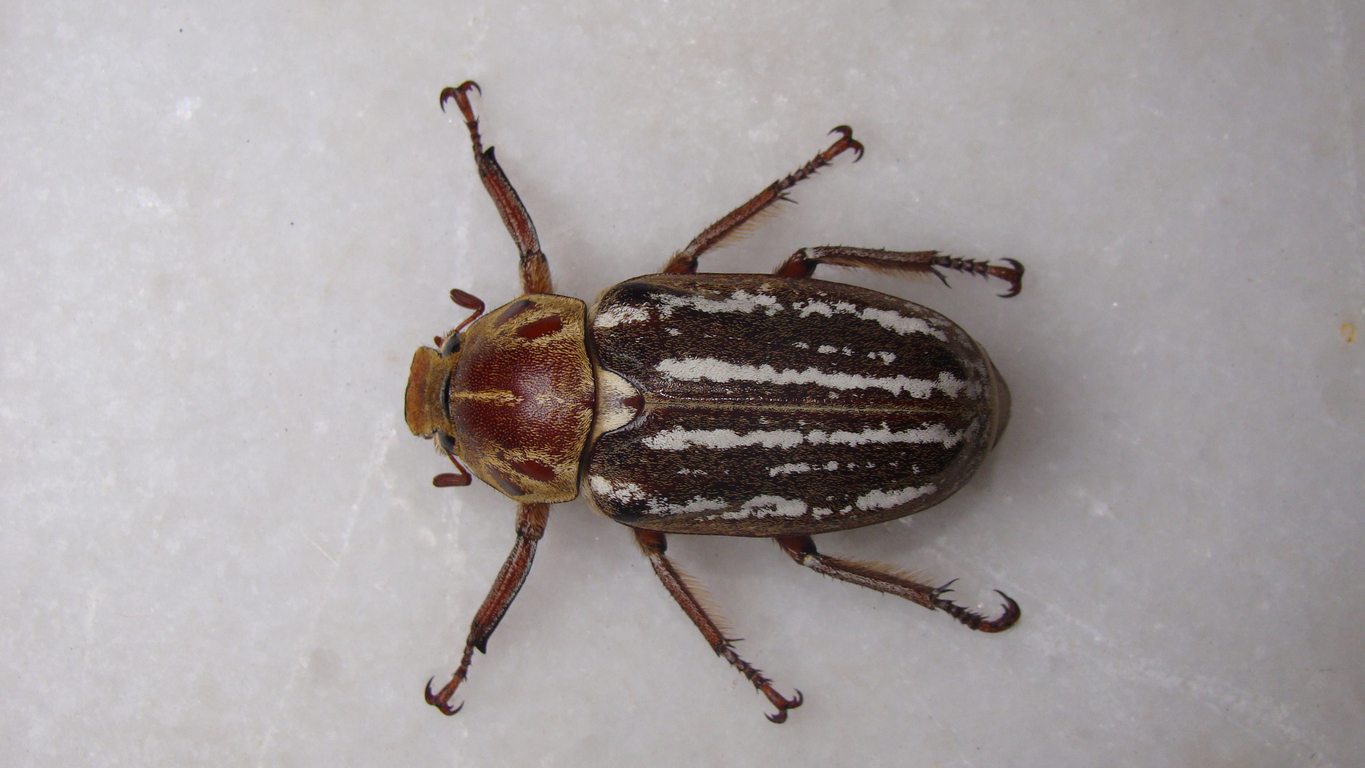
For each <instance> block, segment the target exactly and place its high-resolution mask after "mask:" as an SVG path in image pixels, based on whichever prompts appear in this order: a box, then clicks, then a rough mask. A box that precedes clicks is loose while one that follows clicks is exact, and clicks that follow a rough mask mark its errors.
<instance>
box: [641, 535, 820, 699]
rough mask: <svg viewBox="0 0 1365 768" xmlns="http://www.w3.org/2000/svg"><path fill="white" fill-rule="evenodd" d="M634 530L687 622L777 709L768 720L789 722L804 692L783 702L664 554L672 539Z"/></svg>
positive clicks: (693, 587) (690, 583)
mask: <svg viewBox="0 0 1365 768" xmlns="http://www.w3.org/2000/svg"><path fill="white" fill-rule="evenodd" d="M632 530H633V531H634V533H635V541H636V543H638V544H639V545H640V549H641V550H642V551H643V552H644V553H645V555H646V556H648V557H649V562H650V565H653V566H654V572H655V573H656V574H658V575H659V581H662V582H663V583H664V589H667V590H668V594H670V595H672V596H673V599H674V600H677V601H678V605H679V606H681V607H682V609H683V613H686V614H687V618H689V619H691V620H692V623H693V624H696V625H697V629H700V630H701V634H702V636H703V637H705V638H706V642H707V643H709V644H710V645H711V650H713V651H715V652H716V655H717V656H720V657H721V658H723V659H725V660H726V661H728V662H730V664H731V665H732V666H734V668H735V669H738V670H739V672H740V674H742V675H744V676H745V677H747V678H748V679H749V681H750V682H752V683H753V684H754V687H755V688H757V689H758V692H759V693H761V694H763V695H764V696H766V697H768V701H770V702H772V704H773V706H774V707H777V713H776V714H772V715H768V716H767V717H768V719H769V720H771V721H773V722H774V723H784V722H786V721H787V710H789V709H796V708H797V707H799V706H801V702H802V701H803V697H802V696H801V692H800V691H797V692H796V698H794V699H787V698H783V696H782V695H781V694H779V693H778V692H777V691H776V690H774V689H773V685H772V681H771V680H769V679H768V678H766V677H764V676H763V673H762V672H760V671H758V670H757V669H755V668H754V666H753V665H752V664H750V663H749V662H747V661H745V660H744V659H741V658H740V657H739V654H738V653H736V652H735V645H734V640H731V639H730V638H728V637H726V636H725V632H724V631H722V630H721V628H720V625H719V624H718V623H717V622H716V620H715V619H714V618H712V617H711V615H710V614H709V613H708V612H707V610H706V606H705V605H704V604H703V602H702V600H703V598H702V597H700V596H699V595H698V594H697V592H698V589H697V587H696V586H695V584H696V583H695V582H694V581H693V580H692V579H691V578H689V577H688V576H687V575H686V574H684V573H683V572H682V571H679V570H678V568H677V566H675V565H673V561H672V560H669V559H668V557H667V555H665V554H664V551H665V550H667V549H668V539H667V538H666V537H665V536H664V535H663V534H662V533H658V532H655V531H642V530H640V529H638V528H636V529H632Z"/></svg>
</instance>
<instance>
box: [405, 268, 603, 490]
mask: <svg viewBox="0 0 1365 768" xmlns="http://www.w3.org/2000/svg"><path fill="white" fill-rule="evenodd" d="M585 316H586V307H585V306H584V304H583V302H581V301H579V300H578V299H573V298H568V297H564V296H552V295H548V294H534V295H530V296H523V297H521V298H520V299H517V300H516V301H514V302H512V303H511V304H507V305H506V306H502V307H498V308H497V309H495V310H493V311H492V312H489V313H488V314H486V315H484V316H483V317H481V318H479V319H478V320H476V321H474V322H473V323H472V324H471V325H470V326H469V328H468V329H467V330H465V331H463V332H460V333H458V334H457V336H456V337H455V338H454V339H452V340H450V341H448V342H447V343H446V344H445V349H444V350H443V351H440V352H438V351H437V350H435V349H431V348H430V347H422V348H420V349H418V350H417V354H415V355H413V358H412V371H411V373H410V375H409V377H408V391H407V397H406V416H407V421H408V428H409V429H411V430H412V433H413V434H414V435H419V436H421V437H432V436H437V437H438V439H439V440H440V442H441V446H442V448H444V449H446V450H447V451H448V452H450V453H451V454H452V455H454V456H458V457H459V458H460V459H461V460H462V461H463V462H464V463H466V464H467V465H469V469H470V471H471V472H473V474H474V475H475V476H476V477H478V478H479V479H480V480H483V481H484V482H486V483H488V484H489V485H492V486H493V487H494V488H497V489H498V490H500V491H502V492H503V493H504V494H506V495H507V496H509V497H511V498H513V499H515V500H516V501H519V502H524V503H553V502H561V501H569V500H571V499H573V498H574V497H575V496H577V495H578V462H579V457H580V456H581V455H582V452H583V444H584V441H586V440H587V437H588V430H589V429H590V428H591V426H592V417H593V407H594V386H593V376H592V367H591V365H590V364H589V362H588V351H587V347H586V344H585V341H584V322H585Z"/></svg>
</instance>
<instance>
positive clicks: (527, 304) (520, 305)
mask: <svg viewBox="0 0 1365 768" xmlns="http://www.w3.org/2000/svg"><path fill="white" fill-rule="evenodd" d="M534 306H535V302H533V301H531V300H530V299H518V300H517V301H514V302H512V303H511V304H508V305H507V308H506V309H504V310H503V311H501V312H499V313H498V319H497V320H495V321H494V324H496V325H502V324H503V323H505V322H507V321H508V320H511V319H512V318H514V317H516V316H517V315H520V314H521V313H522V312H525V311H526V310H528V309H530V308H531V307H534Z"/></svg>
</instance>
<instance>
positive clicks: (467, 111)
mask: <svg viewBox="0 0 1365 768" xmlns="http://www.w3.org/2000/svg"><path fill="white" fill-rule="evenodd" d="M471 88H473V89H474V90H475V91H477V92H478V94H479V95H480V96H482V95H483V89H482V88H480V87H479V84H478V83H476V82H474V81H473V80H466V81H464V82H463V83H460V84H459V85H457V86H455V87H453V88H451V87H447V88H442V89H441V111H442V112H444V111H446V102H447V101H449V100H450V99H454V100H455V103H457V104H459V106H460V112H462V113H464V116H465V118H466V119H469V120H472V119H474V110H473V108H471V107H470V106H469V89H471Z"/></svg>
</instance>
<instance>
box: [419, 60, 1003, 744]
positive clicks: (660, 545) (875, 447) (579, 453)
mask: <svg viewBox="0 0 1365 768" xmlns="http://www.w3.org/2000/svg"><path fill="white" fill-rule="evenodd" d="M478 90H479V88H478V86H477V85H476V84H475V83H474V82H473V81H467V82H465V83H464V84H462V85H460V86H458V87H455V88H446V89H444V90H443V91H441V95H440V103H441V109H442V110H443V111H444V110H445V107H446V104H447V103H448V102H450V101H454V102H455V104H456V105H457V106H458V107H459V110H460V113H461V115H462V116H463V117H464V122H465V127H466V128H467V129H468V130H469V137H470V141H471V143H472V145H473V150H474V161H475V164H476V166H477V167H478V172H479V178H480V179H481V180H482V181H483V185H484V187H485V189H487V191H488V193H489V195H490V196H491V197H492V199H493V202H494V204H495V205H496V206H497V210H498V213H499V214H500V215H501V217H502V221H503V224H505V225H506V227H507V230H508V232H509V233H510V234H511V236H512V240H513V242H514V243H515V244H516V247H517V250H518V251H519V252H520V271H521V282H522V289H523V291H524V292H525V295H523V296H522V297H521V298H518V299H516V300H515V301H513V302H511V303H510V304H506V305H504V306H502V307H499V308H497V309H494V310H492V311H491V312H488V313H484V304H483V302H482V301H480V300H479V299H477V298H475V297H473V296H471V295H469V294H467V293H465V292H463V291H460V290H458V289H456V290H452V291H451V294H450V295H451V299H452V300H453V301H454V302H455V303H456V304H457V305H459V306H460V307H463V308H465V309H468V310H470V314H469V316H468V317H466V318H465V320H464V321H463V322H462V323H460V325H459V326H458V327H456V328H455V329H454V330H452V331H450V332H449V333H447V334H445V335H444V336H438V337H436V347H435V348H431V347H422V348H419V349H418V350H417V353H416V354H415V355H414V356H413V359H412V369H411V373H410V376H409V379H408V385H407V393H406V397H405V417H406V420H407V423H408V427H409V428H410V429H411V430H412V433H413V434H414V435H418V436H421V437H425V438H434V439H435V440H436V443H437V445H438V447H439V449H440V450H441V452H442V453H444V454H445V455H446V456H447V457H448V458H449V459H450V461H451V462H453V463H454V465H455V469H456V471H455V472H453V473H445V474H440V475H437V476H436V478H435V479H434V481H433V482H434V484H435V485H436V486H438V487H447V486H462V485H468V484H469V483H470V482H471V478H472V476H477V477H478V478H480V479H481V480H484V481H485V482H487V483H488V484H490V485H492V486H493V487H494V488H496V489H498V490H499V491H501V492H502V493H503V494H504V495H506V496H508V497H509V498H511V499H512V500H514V501H516V502H517V503H518V505H519V507H518V511H517V517H516V543H515V545H514V546H513V547H512V551H511V553H510V554H509V555H508V557H507V561H506V562H505V563H504V565H503V567H502V570H501V571H499V573H498V575H497V577H496V579H495V580H494V582H493V586H492V589H491V590H490V591H489V593H488V596H487V597H486V598H485V599H484V602H483V604H482V606H481V607H480V608H479V610H478V612H477V613H476V614H475V616H474V621H473V622H472V624H471V626H470V630H469V636H468V638H467V639H466V641H465V648H464V654H463V656H462V658H461V660H460V665H459V668H458V669H457V670H456V671H455V673H454V675H453V676H452V677H451V679H450V682H448V683H446V685H445V686H444V687H443V688H441V689H440V691H438V692H436V693H433V692H432V689H431V685H432V682H434V680H435V678H432V680H430V681H428V682H427V688H426V700H427V703H429V704H431V705H432V706H435V707H436V708H438V709H439V710H440V711H441V712H443V713H445V714H447V715H453V714H455V713H456V712H458V711H459V710H460V709H461V708H463V706H464V704H463V703H461V704H460V705H458V706H454V707H452V706H451V704H450V700H451V698H452V697H453V696H454V694H455V691H456V689H457V688H458V687H459V686H460V684H461V683H462V682H463V681H464V680H465V679H466V677H467V674H468V670H469V665H470V662H471V660H472V659H473V654H474V649H476V648H477V649H478V650H479V651H480V652H481V653H482V652H486V650H487V644H488V639H489V637H490V636H491V635H492V634H493V630H494V629H495V628H496V627H497V625H498V622H499V621H500V620H501V619H502V617H503V615H504V614H505V613H506V612H507V609H508V607H509V606H510V605H511V603H512V600H513V599H514V598H515V597H516V595H517V592H518V591H519V590H520V589H521V586H522V584H523V582H524V581H525V580H526V576H527V574H528V573H529V572H530V568H531V560H532V558H533V557H534V555H535V551H536V544H537V542H538V541H539V540H540V538H541V535H542V534H543V533H544V530H545V525H546V521H547V519H548V517H549V509H550V505H551V504H555V503H560V502H566V501H571V500H573V499H575V498H577V497H578V496H579V495H583V496H585V497H586V498H587V500H588V502H589V504H590V505H591V506H592V507H593V508H594V509H595V510H596V511H597V512H599V513H601V514H603V515H605V516H606V517H608V518H610V519H612V520H615V521H617V522H619V523H622V524H624V525H626V526H628V527H630V529H631V531H632V532H633V534H634V536H635V539H636V542H637V544H638V545H639V547H640V549H641V550H642V552H643V553H644V554H645V556H647V557H648V558H649V561H650V564H651V565H652V566H653V569H654V572H655V573H656V574H657V575H658V577H659V580H660V581H661V582H663V585H664V587H665V589H667V591H668V593H669V594H670V595H672V596H673V598H674V600H676V601H677V603H678V605H679V606H681V607H682V609H683V611H684V613H686V614H687V617H688V618H689V619H691V620H692V622H693V623H694V624H696V626H697V628H698V629H699V630H701V633H702V635H703V636H704V637H705V639H706V642H707V643H709V644H710V646H711V648H712V650H714V651H715V652H716V654H717V655H719V656H721V657H722V658H724V659H725V660H726V661H728V662H729V663H730V664H731V665H732V666H734V667H735V669H737V670H738V671H739V672H740V673H741V674H743V675H744V676H745V677H746V678H747V679H749V680H750V681H751V682H752V683H753V685H754V687H755V688H756V689H757V690H758V691H759V692H760V693H761V694H763V695H764V696H765V697H767V699H768V701H769V702H771V703H772V705H773V706H774V707H776V708H777V712H776V713H773V714H769V715H767V717H768V719H769V720H771V721H773V722H775V723H781V722H785V721H786V719H787V711H788V710H790V709H794V708H796V707H799V706H800V705H801V702H802V701H803V697H802V695H801V692H800V691H799V690H797V691H796V692H795V694H794V695H793V696H792V697H791V698H787V697H785V696H783V695H782V694H780V693H778V691H777V689H776V688H775V687H774V686H773V683H772V681H771V680H769V679H768V678H767V677H765V676H764V675H763V674H762V673H761V672H760V671H759V670H758V669H757V668H755V667H754V666H753V665H751V664H750V663H748V662H747V661H745V660H744V659H742V658H741V657H740V656H739V654H738V653H737V652H736V650H735V646H734V640H733V639H732V638H730V637H727V636H726V635H725V633H724V631H723V630H722V628H721V626H720V624H719V623H718V622H717V619H716V618H715V616H714V615H713V612H712V611H711V610H710V609H709V608H708V607H707V605H706V604H705V603H704V602H703V601H702V599H700V598H699V595H698V592H697V588H696V587H695V586H694V582H692V581H691V580H690V579H689V578H688V577H687V576H685V575H684V574H683V573H682V572H681V571H680V570H679V569H678V568H677V566H676V565H675V564H674V563H673V561H672V560H671V559H670V558H669V557H668V556H667V554H666V550H667V538H666V537H667V534H669V533H691V534H713V535H726V536H755V537H757V536H763V537H771V538H772V539H774V540H775V541H776V542H777V544H778V545H779V547H780V548H781V549H782V550H783V551H784V552H786V553H787V554H788V555H789V556H791V558H792V559H793V560H795V561H796V562H797V563H799V564H801V565H804V566H807V567H809V568H811V569H813V570H815V571H817V572H819V573H822V574H825V575H826V576H831V577H833V578H836V579H840V580H843V581H847V582H850V583H853V584H857V585H859V586H863V587H867V588H870V589H874V590H877V591H879V592H885V593H887V594H892V595H897V596H900V597H903V598H905V599H907V600H910V601H911V602H914V603H917V604H919V605H922V606H924V607H926V608H929V609H930V610H942V611H945V612H947V613H948V614H949V615H951V616H952V617H953V618H955V619H956V620H958V621H959V622H961V623H963V624H965V625H966V626H968V627H970V628H972V629H975V630H979V631H982V632H1001V631H1003V630H1006V629H1008V628H1009V627H1011V626H1013V625H1014V623H1015V622H1017V621H1018V620H1019V617H1020V615H1021V614H1020V610H1019V605H1018V604H1017V603H1016V602H1015V601H1014V600H1013V599H1011V598H1010V597H1009V596H1008V595H1006V594H1005V593H1003V592H999V591H998V590H997V592H998V594H999V595H1000V596H1001V597H1002V598H1003V599H1004V601H1005V604H1004V610H1003V612H1002V614H1001V615H1000V616H999V617H998V618H995V619H987V618H985V617H984V616H982V615H980V614H977V613H974V612H972V611H970V610H968V609H966V608H963V607H962V606H959V605H957V604H955V603H953V602H952V601H951V600H949V599H948V598H947V597H945V595H946V594H947V593H948V592H950V591H951V590H950V589H949V585H950V584H952V582H948V584H944V585H943V586H939V587H934V586H931V585H929V584H927V583H925V582H922V581H920V580H918V579H915V578H912V577H910V576H907V575H905V574H902V573H899V572H894V571H891V570H888V569H886V568H884V567H881V566H877V565H873V564H869V563H862V562H858V561H854V560H844V559H841V558H837V557H831V556H829V555H826V554H823V553H821V552H820V551H819V550H817V549H816V547H815V542H814V540H813V539H812V538H811V537H812V535H814V534H818V533H825V532H828V531H837V530H846V529H850V528H857V527H860V526H865V525H872V524H874V523H880V522H884V521H887V520H892V519H895V518H899V517H904V516H906V515H910V514H914V513H915V512H919V511H921V510H924V509H927V508H929V507H931V506H933V505H935V504H937V503H939V502H940V501H943V500H944V499H946V498H947V497H948V496H951V495H952V494H953V493H954V492H955V491H957V489H958V488H960V487H961V486H962V485H963V484H964V483H966V482H967V480H968V479H969V478H970V477H971V476H972V474H973V473H974V472H975V471H976V470H977V468H978V467H979V466H980V465H981V463H982V461H983V460H984V459H985V458H986V455H987V454H988V453H989V451H990V450H991V448H992V447H993V446H994V445H995V443H996V441H997V440H998V439H999V438H1000V435H1001V433H1002V432H1003V431H1004V429H1005V425H1006V423H1007V422H1008V420H1009V406H1010V396H1009V389H1008V388H1007V387H1006V386H1005V382H1004V380H1003V379H1002V378H1001V377H1000V374H999V372H998V371H996V369H995V366H994V365H993V364H992V363H991V361H990V358H989V357H987V355H986V353H985V351H984V350H983V349H982V348H981V347H980V346H979V345H978V344H977V343H976V342H975V341H973V340H972V339H971V338H970V337H969V336H968V335H967V334H966V332H965V331H963V330H962V329H961V328H959V327H958V326H957V325H956V324H954V323H953V322H952V321H951V320H948V319H947V318H946V317H944V316H942V315H940V314H938V313H937V312H934V311H933V310H931V309H928V308H926V307H922V306H920V305H918V304H914V303H911V302H909V301H905V300H902V299H898V298H895V297H892V296H888V295H886V294H882V293H878V292H875V291H870V290H865V289H862V288H857V287H854V286H850V285H845V284H842V283H833V282H825V281H822V280H816V279H814V278H813V277H812V274H813V273H814V271H815V268H816V266H818V265H820V264H828V265H832V266H839V267H854V268H863V269H871V270H875V271H879V272H886V273H893V274H905V275H915V274H921V275H923V274H929V275H934V276H936V277H938V278H939V279H940V280H942V281H943V282H944V284H945V285H946V284H947V280H946V279H945V278H944V276H943V273H942V271H941V270H950V271H956V272H962V273H966V274H972V275H977V276H981V277H994V278H998V279H1002V280H1005V281H1006V282H1008V283H1009V286H1010V287H1009V289H1008V290H1007V291H1006V292H1005V293H1003V294H1001V296H1004V297H1007V298H1008V297H1011V296H1015V295H1017V294H1018V293H1019V290H1020V287H1021V281H1022V279H1023V274H1024V267H1023V265H1021V264H1020V263H1019V262H1017V261H1015V260H1013V259H1003V260H1002V261H1003V262H1004V263H1003V264H991V263H989V262H986V261H978V260H973V259H959V258H954V257H950V256H945V255H942V254H940V253H938V252H937V251H915V252H899V251H883V250H873V249H867V248H848V247H843V246H824V247H817V248H802V249H800V250H798V251H797V252H796V253H794V254H793V255H792V256H791V257H789V258H788V259H786V260H785V261H783V262H782V263H781V264H780V265H779V266H778V268H777V270H776V272H775V274H774V275H735V274H705V273H702V274H698V273H697V262H698V259H699V258H700V257H701V256H702V255H703V254H705V253H707V252H708V251H710V250H712V249H714V248H716V247H717V246H718V245H720V244H722V243H723V242H724V241H725V240H726V238H727V237H729V236H732V235H734V234H736V231H737V230H739V229H740V228H741V227H742V226H743V225H744V224H745V223H746V222H749V221H751V220H752V219H753V217H754V216H755V215H756V214H758V213H760V212H761V211H763V210H764V209H766V208H768V207H769V206H771V205H772V204H773V203H776V202H778V201H780V200H786V199H788V198H787V196H786V193H787V191H788V190H790V189H791V188H792V187H793V186H795V185H796V184H798V183H800V182H801V181H803V180H805V179H806V178H808V177H810V176H811V175H813V174H814V173H815V172H816V171H818V170H820V169H821V168H824V167H825V166H828V165H829V164H830V163H831V161H833V160H834V159H835V158H836V157H838V156H839V155H841V154H843V153H844V152H850V151H851V152H853V153H854V160H855V161H856V160H858V159H860V158H861V157H862V154H863V146H862V144H860V143H859V142H857V141H855V140H854V139H853V131H852V129H851V128H849V127H848V126H839V127H837V128H835V129H834V130H833V131H830V133H831V134H838V138H837V139H836V140H835V141H834V143H833V144H831V145H830V146H829V147H828V148H826V149H825V150H824V151H823V152H821V153H820V154H818V155H816V156H815V158H814V159H812V160H811V161H810V162H808V163H806V164H805V165H803V166H802V167H801V168H799V169H798V170H797V171H795V172H794V173H792V174H791V175H789V176H786V177H785V178H783V179H781V180H779V181H777V182H774V183H773V184H771V185H770V186H768V187H767V188H766V189H764V190H763V191H762V192H760V193H759V194H758V195H756V196H755V197H754V198H752V199H751V200H749V201H748V202H746V203H745V204H743V205H741V206H740V207H738V208H736V209H735V210H734V211H732V212H730V213H729V214H728V215H726V216H725V217H724V218H722V219H720V220H719V221H717V222H716V223H715V224H712V225H711V226H710V227H708V228H707V229H706V230H704V231H703V232H702V233H701V234H700V235H697V237H696V238H695V239H693V240H692V242H691V243H690V244H689V245H688V246H687V247H686V248H684V249H683V250H681V251H679V252H678V253H676V254H675V255H674V256H673V257H672V258H671V259H669V260H668V262H667V263H666V265H665V266H664V269H663V271H662V272H661V273H658V274H653V275H645V276H642V277H637V278H634V279H632V280H628V281H626V282H623V283H619V284H617V285H615V286H612V287H611V288H608V289H607V290H606V292H604V293H603V294H602V296H601V297H600V298H599V299H598V301H597V304H596V306H595V308H594V309H593V310H592V311H591V312H590V311H589V310H588V308H587V305H586V304H585V303H584V302H582V301H580V300H578V299H574V298H569V297H565V296H557V295H555V294H554V289H553V287H552V284H551V280H550V270H549V266H548V263H547V261H546V258H545V255H544V254H543V253H542V252H541V249H540V242H539V239H538V237H537V236H536V230H535V226H534V225H533V224H532V223H531V217H530V216H529V215H528V214H527V212H526V208H525V206H524V205H523V204H522V202H521V199H520V197H519V196H518V195H517V193H516V190H514V189H513V188H512V184H511V183H510V182H509V181H508V179H507V176H506V174H504V173H503V170H502V168H501V167H500V166H499V165H498V161H497V160H496V158H495V157H494V155H493V148H492V147H489V148H488V149H486V150H485V149H484V148H483V141H482V138H481V137H480V135H479V121H478V119H477V118H476V117H475V114H474V109H473V107H472V106H471V104H470V100H469V94H470V92H471V91H478ZM479 92H480V93H482V92H481V91H479ZM466 465H467V466H468V468H467V469H466Z"/></svg>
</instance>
